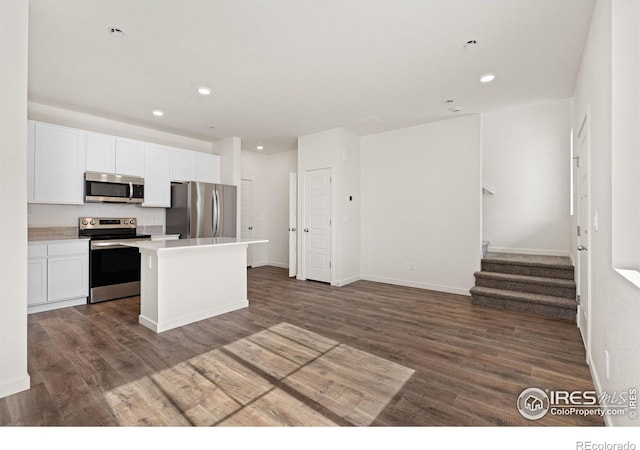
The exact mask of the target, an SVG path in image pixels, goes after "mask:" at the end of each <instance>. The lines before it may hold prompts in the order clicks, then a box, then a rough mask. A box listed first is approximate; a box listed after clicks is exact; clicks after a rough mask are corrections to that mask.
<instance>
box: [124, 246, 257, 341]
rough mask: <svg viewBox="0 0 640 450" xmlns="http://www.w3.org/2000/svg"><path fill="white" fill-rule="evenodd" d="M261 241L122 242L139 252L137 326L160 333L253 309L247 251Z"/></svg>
mask: <svg viewBox="0 0 640 450" xmlns="http://www.w3.org/2000/svg"><path fill="white" fill-rule="evenodd" d="M266 242H268V241H267V240H262V239H240V238H198V239H178V240H167V241H135V242H123V243H122V244H123V245H127V246H130V247H137V248H138V249H140V265H141V274H140V316H139V318H138V320H139V322H140V323H141V324H142V325H144V326H145V327H147V328H150V329H151V330H153V331H155V332H156V333H161V332H163V331H167V330H171V329H172V328H176V327H180V326H183V325H187V324H189V323H193V322H196V321H198V320H202V319H206V318H208V317H213V316H217V315H219V314H224V313H227V312H230V311H234V310H236V309H240V308H246V307H247V306H249V301H248V299H247V247H248V246H249V245H254V244H260V243H266Z"/></svg>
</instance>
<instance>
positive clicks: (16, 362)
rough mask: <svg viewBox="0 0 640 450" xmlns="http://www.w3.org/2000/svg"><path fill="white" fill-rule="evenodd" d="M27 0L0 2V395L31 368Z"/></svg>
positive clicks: (25, 382)
mask: <svg viewBox="0 0 640 450" xmlns="http://www.w3.org/2000/svg"><path fill="white" fill-rule="evenodd" d="M28 23H29V2H28V0H14V1H10V2H7V1H3V2H0V54H1V55H2V70H0V105H2V107H1V108H0V136H2V139H1V140H0V208H1V209H0V211H1V214H0V248H1V249H2V254H3V257H2V258H0V286H2V288H1V289H0V397H5V396H7V395H10V394H13V393H15V392H19V391H22V390H25V389H29V384H30V381H29V374H28V373H27V166H26V160H27V52H28V47H27V38H28V29H29V25H28Z"/></svg>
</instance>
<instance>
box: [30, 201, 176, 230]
mask: <svg viewBox="0 0 640 450" xmlns="http://www.w3.org/2000/svg"><path fill="white" fill-rule="evenodd" d="M27 210H28V211H27V212H28V219H27V223H28V224H29V227H30V228H35V227H47V228H49V227H74V228H75V229H76V230H77V227H78V218H79V217H135V218H136V219H137V221H138V227H140V226H143V225H144V226H160V227H162V228H164V223H165V210H164V208H145V207H140V206H134V205H124V204H109V203H85V204H84V205H46V204H35V203H31V204H29V205H27ZM76 232H77V231H76Z"/></svg>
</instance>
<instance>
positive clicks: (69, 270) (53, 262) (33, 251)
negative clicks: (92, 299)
mask: <svg viewBox="0 0 640 450" xmlns="http://www.w3.org/2000/svg"><path fill="white" fill-rule="evenodd" d="M27 278H28V285H27V299H28V300H27V305H28V312H29V313H34V312H41V311H48V310H51V309H57V308H63V307H67V306H75V305H82V304H85V303H86V302H87V297H88V295H89V241H85V240H81V241H71V242H60V241H56V242H42V243H38V244H31V245H29V260H28V275H27Z"/></svg>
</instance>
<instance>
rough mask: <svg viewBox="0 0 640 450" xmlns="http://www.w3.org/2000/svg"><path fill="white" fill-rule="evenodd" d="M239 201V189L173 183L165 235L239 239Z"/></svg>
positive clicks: (193, 183) (234, 187)
mask: <svg viewBox="0 0 640 450" xmlns="http://www.w3.org/2000/svg"><path fill="white" fill-rule="evenodd" d="M237 198H238V196H237V188H236V186H229V185H226V184H209V183H197V182H194V181H192V182H188V183H171V207H170V208H167V216H166V224H167V225H166V232H167V234H180V239H185V238H205V237H236V223H237V219H236V217H237V216H236V212H237V209H236V208H237V203H236V202H237Z"/></svg>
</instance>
